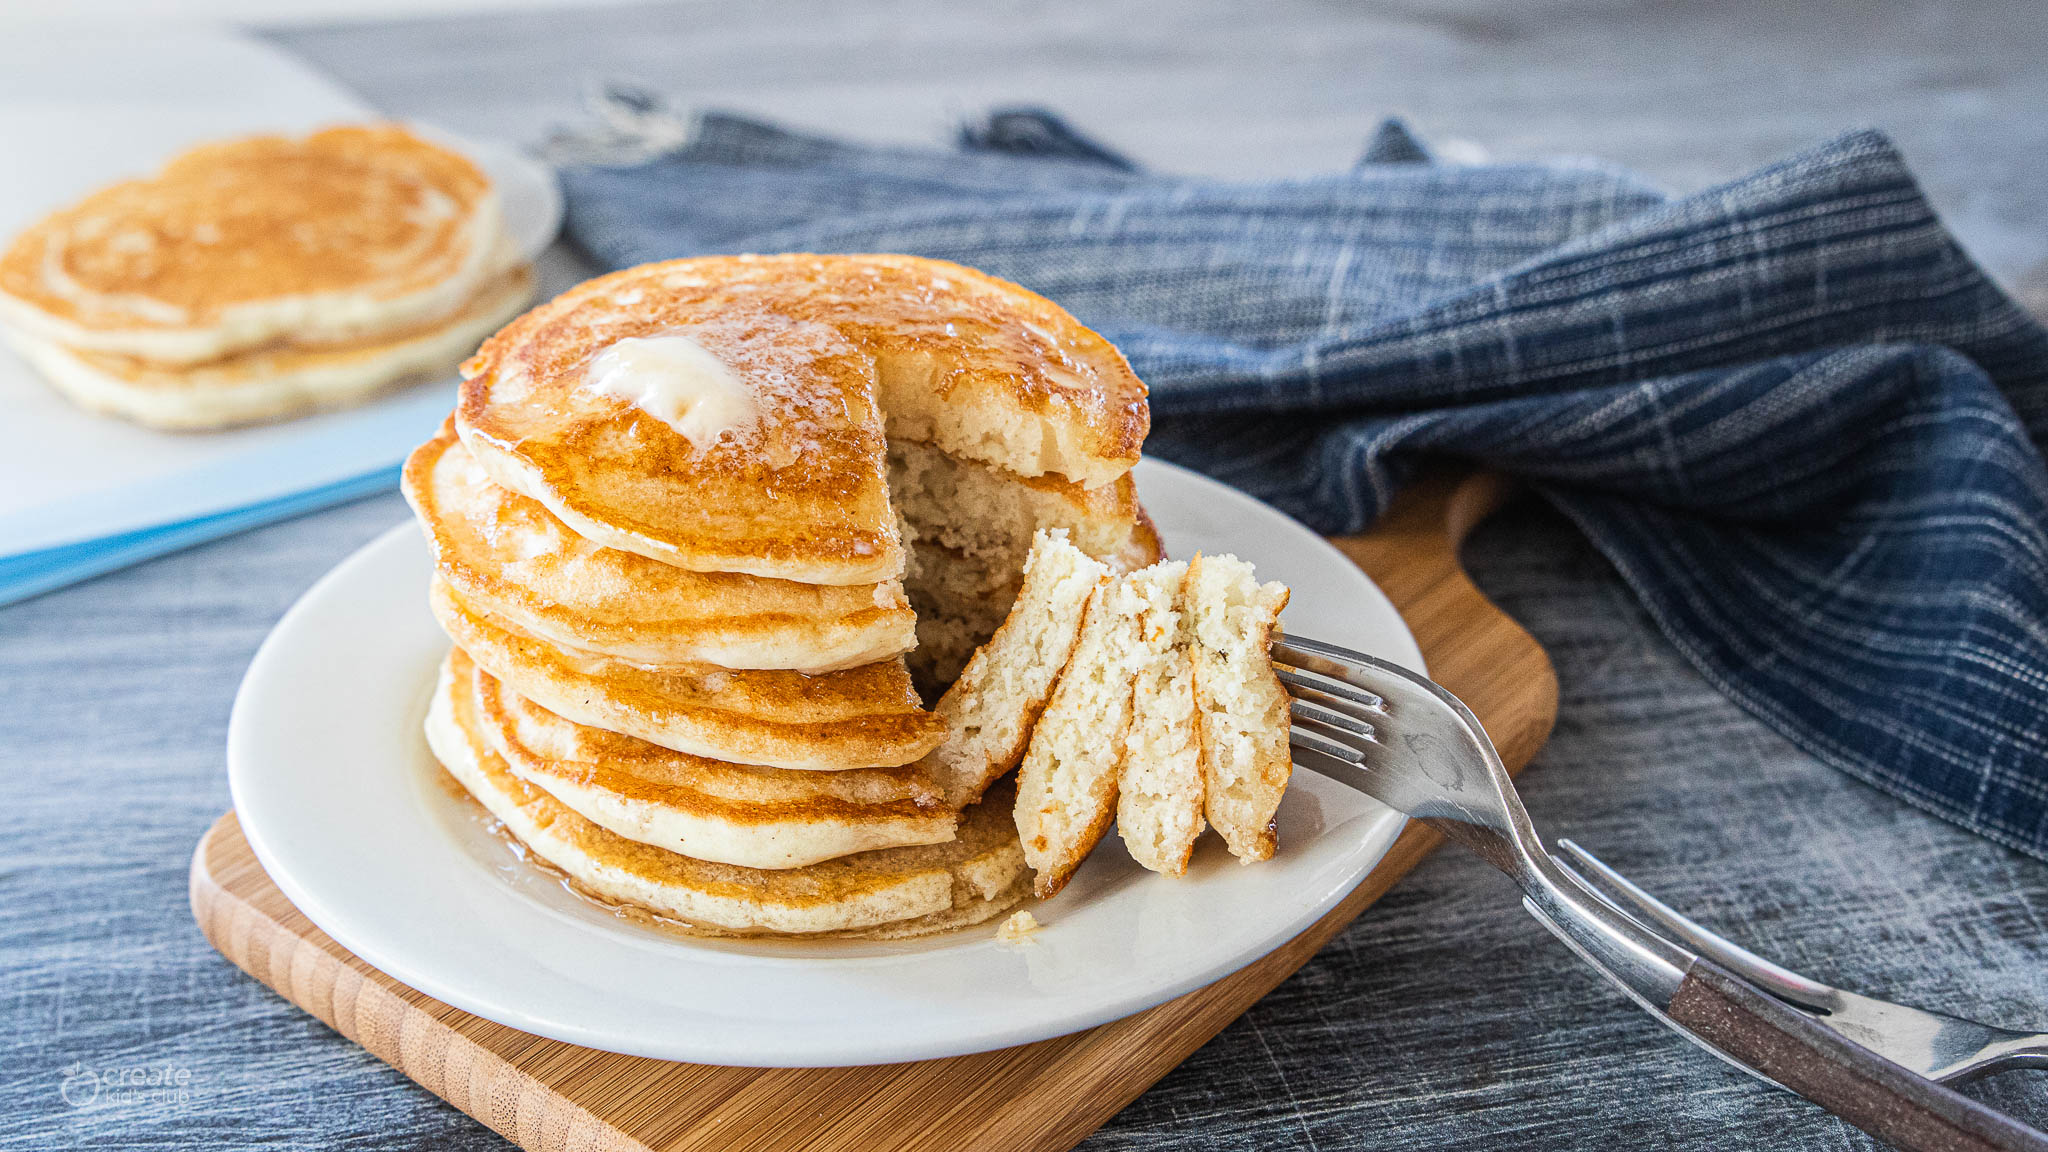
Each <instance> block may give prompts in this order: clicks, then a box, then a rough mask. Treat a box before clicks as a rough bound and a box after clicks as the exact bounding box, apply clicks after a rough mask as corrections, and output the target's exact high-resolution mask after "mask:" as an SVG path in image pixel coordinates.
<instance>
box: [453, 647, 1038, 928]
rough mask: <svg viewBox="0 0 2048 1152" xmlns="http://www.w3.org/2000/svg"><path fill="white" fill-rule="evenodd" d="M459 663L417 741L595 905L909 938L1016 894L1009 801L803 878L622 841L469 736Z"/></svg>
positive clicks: (704, 922) (726, 924)
mask: <svg viewBox="0 0 2048 1152" xmlns="http://www.w3.org/2000/svg"><path fill="white" fill-rule="evenodd" d="M459 659H460V658H459V657H451V659H450V662H449V663H448V664H444V665H443V667H442V674H441V681H440V686H439V688H438V690H437V691H436V692H435V695H434V703H433V707H432V709H431V710H430V712H429V713H428V716H427V725H426V730H427V740H428V743H429V744H430V745H432V747H433V750H434V754H435V756H436V757H437V758H439V759H440V761H441V763H442V765H443V766H444V767H445V768H447V770H448V772H449V774H450V775H452V776H454V777H455V779H456V780H457V781H458V782H460V783H461V784H462V785H463V787H464V788H466V789H467V790H468V791H469V793H470V794H471V795H472V796H474V797H476V799H477V800H478V801H479V802H481V803H482V804H483V805H484V807H485V808H486V809H488V810H489V811H490V813H491V814H492V815H493V816H495V817H497V818H498V819H499V820H500V821H502V822H503V823H504V825H505V828H506V829H507V831H509V832H510V833H511V834H512V835H514V836H516V837H517V838H518V839H519V840H520V841H521V842H523V843H524V844H525V845H526V846H527V847H528V848H529V849H531V850H532V851H533V853H534V854H535V855H537V856H539V857H540V858H541V859H543V860H545V861H547V862H548V863H549V864H552V865H553V866H554V867H556V868H559V869H561V870H562V871H563V872H564V873H566V874H567V875H568V876H569V877H570V879H572V880H573V881H574V882H575V883H576V884H577V885H578V886H579V887H580V888H582V889H584V890H585V891H587V892H589V893H592V894H594V895H596V896H597V897H599V898H601V899H604V900H609V901H618V902H621V903H624V904H628V905H632V906H634V907H637V908H643V909H646V910H648V911H651V912H653V913H656V914H658V915H660V916H662V917H664V918H667V919H670V920H674V921H676V922H679V923H681V924H685V925H689V926H691V927H694V928H697V929H700V930H704V931H709V932H713V933H719V934H726V933H730V934H740V935H757V934H764V933H782V934H815V933H824V932H855V933H861V934H868V933H876V934H884V935H911V934H918V933H921V932H927V931H942V930H944V929H946V928H952V927H958V926H961V925H962V924H965V923H970V922H974V921H977V920H983V919H987V918H989V917H992V916H995V915H998V914H1000V913H1002V912H1004V911H1007V910H1008V909H1009V908H1010V907H1011V906H1012V905H1014V904H1015V903H1016V902H1017V901H1018V900H1020V899H1022V898H1023V896H1024V895H1025V893H1026V888H1025V885H1024V884H1023V883H1022V881H1024V878H1025V869H1024V859H1023V852H1022V850H1021V849H1020V848H1019V847H1018V844H1017V833H1016V830H1015V829H1014V828H1013V827H1011V825H1010V820H1009V813H1008V811H1007V805H1008V797H1007V796H1006V795H999V794H997V793H991V794H990V797H989V801H988V802H986V803H983V804H978V805H975V806H974V807H973V808H970V809H968V811H967V812H966V813H965V814H964V818H963V819H962V821H961V824H960V830H959V835H958V837H957V838H955V839H954V840H951V841H949V842H947V843H944V844H929V845H919V846H916V847H907V848H885V849H880V850H878V851H873V852H862V853H858V854H856V855H852V856H844V857H840V858H839V859H836V860H829V861H826V862H824V863H820V864H812V865H809V866H807V867H803V868H790V869H778V870H764V869H756V868H741V867H736V866H734V865H731V864H717V863H711V862H709V861H704V860H695V859H692V858H690V857H688V856H682V855H678V854H677V853H674V852H669V851H665V850H663V849H660V848H656V847H653V846H651V845H647V844H642V843H639V842H638V841H634V840H628V839H626V838H625V837H623V836H619V835H617V834H615V833H613V832H610V831H607V830H606V829H604V828H603V827H600V826H599V825H597V824H595V823H592V822H591V821H589V820H587V819H585V818H584V817H582V816H580V815H578V814H577V813H576V812H575V811H574V810H573V809H571V808H569V807H568V806H566V805H564V804H562V803H561V802H560V801H558V800H556V799H555V798H554V797H553V796H552V795H550V794H549V793H548V792H547V791H545V790H544V789H541V788H537V787H534V786H533V785H531V784H529V783H527V782H526V781H524V780H522V779H520V778H519V777H518V776H516V775H514V774H513V773H512V771H511V770H510V768H509V767H508V766H507V765H506V763H505V761H504V759H503V758H501V757H500V756H499V755H498V754H497V753H496V752H495V751H494V750H492V748H491V747H490V745H489V743H488V742H487V741H485V740H484V739H483V738H482V737H481V736H479V735H478V730H477V710H476V702H475V696H474V694H473V693H468V692H463V691H460V690H458V683H459V676H458V674H457V673H458V667H457V662H458V661H459Z"/></svg>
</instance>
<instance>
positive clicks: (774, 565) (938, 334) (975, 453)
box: [456, 255, 1148, 584]
mask: <svg viewBox="0 0 2048 1152" xmlns="http://www.w3.org/2000/svg"><path fill="white" fill-rule="evenodd" d="M660 338H667V339H674V338H685V339H687V341H689V342H692V343H693V344H694V346H696V347H697V348H699V349H701V350H702V352H703V353H704V354H706V355H707V356H708V357H709V358H710V360H711V361H712V362H713V363H715V364H717V365H719V366H720V368H721V370H722V371H724V372H729V373H730V374H731V375H732V376H734V377H735V378H736V379H737V380H738V381H740V382H741V383H742V384H743V385H744V386H745V388H746V389H747V390H748V392H749V394H750V397H751V400H752V401H753V402H754V404H755V405H756V406H757V408H758V413H757V417H758V418H757V419H754V420H752V421H751V422H749V423H746V424H745V425H744V426H735V427H734V428H732V429H731V430H730V434H729V435H728V434H724V432H723V431H721V433H720V434H719V435H717V436H716V437H714V438H712V439H711V440H710V442H708V443H705V444H701V445H700V444H699V443H698V442H696V441H694V440H693V439H692V438H691V437H690V436H688V435H686V434H685V432H684V431H682V430H680V429H679V428H678V427H674V426H671V423H669V422H667V421H665V420H663V419H657V418H655V417H653V416H652V415H650V414H649V411H648V410H646V409H643V408H642V407H641V406H640V405H638V404H636V403H634V402H633V401H632V400H630V399H628V398H625V397H622V396H617V395H612V394H609V393H606V392H603V391H600V390H597V389H594V388H592V387H591V386H590V371H591V368H592V366H593V362H594V361H595V360H596V359H597V358H598V357H599V356H600V354H601V353H603V352H605V351H606V350H607V349H610V348H612V347H613V346H614V345H615V344H617V342H619V341H622V340H626V339H636V340H641V339H660ZM463 372H464V375H465V377H466V379H465V382H464V384H463V389H462V400H461V404H460V406H459V407H458V409H457V415H456V427H457V430H458V432H459V433H460V435H461V437H462V440H463V443H464V444H465V445H467V446H468V448H469V449H470V451H471V453H472V454H473V455H474V456H475V457H476V460H477V463H478V464H479V465H480V466H481V467H482V468H483V469H484V471H485V472H486V473H488V474H489V475H490V476H491V477H492V478H493V479H494V480H496V481H497V482H498V483H500V484H502V485H504V486H505V487H508V488H511V489H513V490H514V491H517V492H520V493H522V494H524V495H526V496H529V497H531V498H533V499H535V500H537V501H539V502H540V503H541V504H543V505H545V506H546V507H547V508H548V510H549V511H551V512H553V513H554V514H555V515H556V516H558V517H560V518H561V519H562V520H563V521H564V522H565V523H567V524H568V525H569V526H570V527H571V528H572V529H574V530H575V531H576V532H578V533H580V534H581V535H583V536H585V537H588V538H590V539H591V540H593V541H595V542H597V543H600V544H604V545H606V546H609V547H612V548H618V549H622V550H625V551H630V552H637V553H639V554H641V555H644V556H648V557H650V558H653V559H656V560H660V561H663V562H665V563H668V564H673V565H675V566H677V567H681V568H687V569H690V570H693V571H706V572H739V573H747V574H751V575H757V576H769V577H775V578H781V579H791V580H800V581H803V582H806V583H816V584H872V583H876V582H878V581H885V580H890V579H893V578H896V577H897V576H899V575H901V574H902V572H903V568H904V557H903V547H902V542H901V540H900V539H899V537H898V530H897V521H896V517H895V516H894V514H893V513H892V510H891V507H890V502H889V493H888V485H887V474H886V468H887V465H886V452H887V438H888V437H889V436H894V437H897V438H899V439H902V440H907V441H916V442H919V443H926V444H931V445H933V446H935V447H936V448H938V449H939V450H941V451H943V452H945V453H948V454H951V455H954V456H958V457H962V458H964V459H968V460H974V461H979V462H981V463H984V464H989V465H992V466H994V467H997V468H1001V469H1004V470H1007V471H1009V472H1012V473H1015V474H1017V475H1019V476H1026V477H1037V476H1047V475H1052V476H1056V477H1059V478H1062V479H1064V480H1067V481H1071V482H1073V483H1075V484H1078V485H1081V486H1083V487H1087V488H1094V487H1098V486H1101V485H1104V484H1109V483H1112V482H1114V481H1115V480H1117V479H1118V478H1119V477H1121V476H1123V475H1124V474H1125V473H1126V472H1127V471H1129V469H1130V467H1131V466H1132V465H1133V464H1135V463H1136V462H1137V459H1138V448H1139V445H1140V444H1141V443H1142V442H1143V440H1144V435H1145V430H1146V426H1147V421H1148V409H1147V407H1146V402H1145V387H1144V385H1143V384H1142V383H1140V382H1139V380H1138V378H1137V377H1136V376H1135V375H1133V374H1132V373H1131V370H1130V368H1129V366H1128V365H1127V364H1126V363H1125V362H1124V359H1123V357H1122V356H1121V355H1120V354H1119V353H1118V352H1117V351H1116V349H1115V348H1114V347H1112V346H1111V345H1110V344H1109V343H1108V342H1107V341H1105V340H1103V339H1102V337H1100V336H1098V335H1096V334H1095V333H1094V332H1092V331H1090V330H1089V329H1087V328H1086V327H1084V326H1082V325H1081V324H1080V323H1079V322H1078V321H1076V320H1074V318H1073V317H1071V316H1069V315H1067V314H1066V312H1064V311H1062V310H1061V309H1060V308H1059V307H1058V306H1056V305H1054V304H1052V303H1051V302H1050V301H1048V300H1045V299H1044V298H1043V297H1040V296H1037V295H1034V294H1032V293H1030V292H1027V291H1025V290H1023V289H1021V288H1019V287H1017V286H1015V285H1013V284H1007V283H1004V282H1003V281H999V280H995V279H993V278H991V277H988V276H985V275H982V274H981V273H979V272H975V271H973V270H971V269H968V268H963V267H960V266H958V265H953V264H948V263H944V262H941V261H933V260H923V259H918V258H915V257H909V256H812V255H794V256H765V257H706V258H698V259H691V260H678V261H671V262H668V263H664V264H650V265H644V266H642V267H639V268H630V269H627V270H625V271H623V272H617V273H613V274H612V275H609V276H604V277H600V278H598V279H596V280H592V281H589V282H588V283H585V284H583V285H581V286H579V287H577V288H575V289H572V290H570V291H569V292H567V293H564V294H563V295H562V296H560V297H557V298H556V299H555V300H554V301H551V302H549V303H547V304H544V305H542V306H540V307H539V308H536V309H534V310H533V311H531V312H529V313H527V314H526V315H525V316H523V317H521V318H520V319H519V320H516V321H514V322H513V323H512V324H510V325H508V326H507V327H506V328H505V329H504V330H503V331H502V332H500V333H499V334H498V335H497V336H495V337H493V338H491V339H490V340H489V341H487V342H485V344H484V346H483V349H482V350H481V351H480V352H479V353H478V354H477V355H476V356H475V357H474V358H472V359H471V360H470V362H469V363H468V364H466V365H464V368H463Z"/></svg>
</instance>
